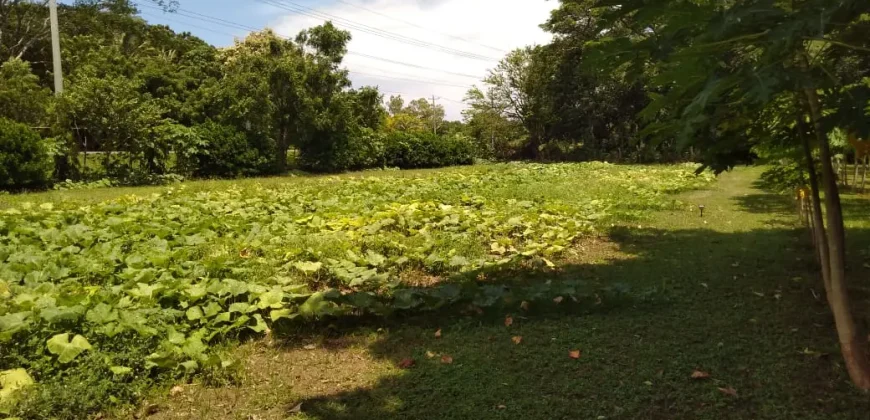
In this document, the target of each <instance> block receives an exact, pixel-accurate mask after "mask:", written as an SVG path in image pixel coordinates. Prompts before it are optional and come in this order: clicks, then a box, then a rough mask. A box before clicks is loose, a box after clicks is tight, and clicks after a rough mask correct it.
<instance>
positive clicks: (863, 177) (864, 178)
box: [855, 155, 870, 192]
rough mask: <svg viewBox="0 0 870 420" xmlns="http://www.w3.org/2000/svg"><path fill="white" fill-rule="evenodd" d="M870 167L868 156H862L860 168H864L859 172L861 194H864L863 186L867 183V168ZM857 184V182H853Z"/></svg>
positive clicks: (869, 157)
mask: <svg viewBox="0 0 870 420" xmlns="http://www.w3.org/2000/svg"><path fill="white" fill-rule="evenodd" d="M868 165H870V156H868V155H864V162H863V163H862V165H861V166H863V167H864V171H863V172H861V192H864V185H866V183H867V166H868ZM855 182H857V181H855Z"/></svg>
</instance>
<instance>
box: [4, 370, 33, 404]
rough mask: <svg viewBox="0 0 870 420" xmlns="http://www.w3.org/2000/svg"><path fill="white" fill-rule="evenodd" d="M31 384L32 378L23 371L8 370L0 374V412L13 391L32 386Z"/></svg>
mask: <svg viewBox="0 0 870 420" xmlns="http://www.w3.org/2000/svg"><path fill="white" fill-rule="evenodd" d="M33 383H34V382H33V378H32V377H31V376H30V374H28V373H27V371H26V370H24V369H10V370H4V371H2V372H0V410H2V408H3V406H4V405H6V403H9V402H10V398H11V397H12V394H13V393H14V392H15V391H17V390H19V389H21V388H24V387H27V386H30V385H33ZM0 413H3V411H0Z"/></svg>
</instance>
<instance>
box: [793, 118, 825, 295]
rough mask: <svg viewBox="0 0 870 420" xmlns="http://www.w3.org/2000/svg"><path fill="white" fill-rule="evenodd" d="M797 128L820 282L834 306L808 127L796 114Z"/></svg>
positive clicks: (823, 224)
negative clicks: (805, 168) (809, 202)
mask: <svg viewBox="0 0 870 420" xmlns="http://www.w3.org/2000/svg"><path fill="white" fill-rule="evenodd" d="M798 130H799V131H800V136H801V140H802V143H803V145H804V157H805V158H806V162H807V174H808V175H809V178H810V192H811V194H810V201H811V205H812V209H811V212H812V230H813V241H814V242H815V246H816V256H817V257H818V258H819V266H820V268H821V270H822V283H823V285H824V287H825V295H826V297H827V299H828V305H830V306H831V307H833V306H834V303H833V302H832V301H831V260H830V256H829V254H830V251H829V250H828V242H827V241H826V240H825V235H826V233H825V222H824V220H822V200H821V198H820V194H819V179H818V176H817V175H816V166H815V160H814V159H813V148H812V145H810V138H809V135H808V134H807V133H808V132H809V129H808V127H807V123H806V121H804V116H803V115H799V116H798Z"/></svg>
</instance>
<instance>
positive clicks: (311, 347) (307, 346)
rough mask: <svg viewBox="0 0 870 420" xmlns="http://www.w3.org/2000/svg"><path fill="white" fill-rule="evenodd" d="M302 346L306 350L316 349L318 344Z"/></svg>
mask: <svg viewBox="0 0 870 420" xmlns="http://www.w3.org/2000/svg"><path fill="white" fill-rule="evenodd" d="M302 348H303V349H305V350H314V349H316V348H317V346H316V345H314V344H306V345H304V346H302Z"/></svg>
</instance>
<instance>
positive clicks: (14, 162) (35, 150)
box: [0, 118, 52, 189]
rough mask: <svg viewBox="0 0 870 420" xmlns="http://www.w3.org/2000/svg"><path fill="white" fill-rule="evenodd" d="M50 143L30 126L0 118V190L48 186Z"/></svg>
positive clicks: (50, 163)
mask: <svg viewBox="0 0 870 420" xmlns="http://www.w3.org/2000/svg"><path fill="white" fill-rule="evenodd" d="M48 149H49V148H48V144H47V142H46V141H44V140H43V139H42V138H41V137H39V134H37V133H36V132H35V131H33V130H31V129H30V127H28V126H26V125H24V124H19V123H16V122H14V121H11V120H7V119H3V118H0V188H2V189H22V188H40V187H43V186H45V185H46V184H48V182H49V180H50V177H51V171H52V162H51V156H50V155H49V150H48Z"/></svg>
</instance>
